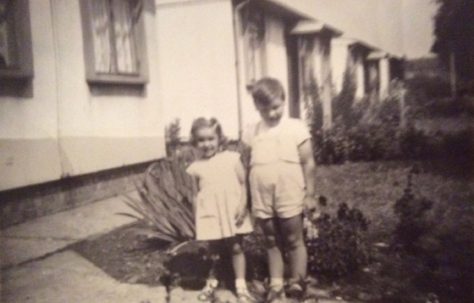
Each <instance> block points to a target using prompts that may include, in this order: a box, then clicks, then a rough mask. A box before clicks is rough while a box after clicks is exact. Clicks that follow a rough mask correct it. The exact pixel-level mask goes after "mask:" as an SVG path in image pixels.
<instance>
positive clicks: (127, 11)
mask: <svg viewBox="0 0 474 303" xmlns="http://www.w3.org/2000/svg"><path fill="white" fill-rule="evenodd" d="M89 5H90V6H89V8H90V14H91V26H92V39H93V45H94V59H95V71H96V72H99V73H122V74H130V73H137V71H138V61H137V52H136V45H135V38H134V26H135V24H134V22H135V21H134V19H133V18H132V15H133V7H131V5H130V1H129V0H91V1H89Z"/></svg>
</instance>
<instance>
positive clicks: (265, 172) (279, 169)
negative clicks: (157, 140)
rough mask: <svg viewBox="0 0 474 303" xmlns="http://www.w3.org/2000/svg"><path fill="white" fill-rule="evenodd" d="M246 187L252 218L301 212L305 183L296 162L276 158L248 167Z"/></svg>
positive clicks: (282, 216)
mask: <svg viewBox="0 0 474 303" xmlns="http://www.w3.org/2000/svg"><path fill="white" fill-rule="evenodd" d="M250 190H251V194H252V211H253V214H254V216H255V217H256V218H260V219H268V218H274V217H278V218H291V217H294V216H296V215H299V214H301V213H302V212H303V199H304V195H305V186H304V178H303V171H302V168H301V164H299V163H291V162H284V161H279V162H275V163H270V164H261V165H255V166H252V169H251V171H250Z"/></svg>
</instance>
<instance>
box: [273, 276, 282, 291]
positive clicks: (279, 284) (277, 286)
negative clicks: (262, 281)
mask: <svg viewBox="0 0 474 303" xmlns="http://www.w3.org/2000/svg"><path fill="white" fill-rule="evenodd" d="M270 288H273V289H282V288H283V278H270Z"/></svg>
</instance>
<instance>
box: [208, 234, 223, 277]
mask: <svg viewBox="0 0 474 303" xmlns="http://www.w3.org/2000/svg"><path fill="white" fill-rule="evenodd" d="M219 248H220V243H219V241H217V240H214V241H209V251H208V254H207V257H208V259H209V260H210V261H211V268H210V270H209V277H208V280H216V279H217V262H218V260H219V258H220V251H219Z"/></svg>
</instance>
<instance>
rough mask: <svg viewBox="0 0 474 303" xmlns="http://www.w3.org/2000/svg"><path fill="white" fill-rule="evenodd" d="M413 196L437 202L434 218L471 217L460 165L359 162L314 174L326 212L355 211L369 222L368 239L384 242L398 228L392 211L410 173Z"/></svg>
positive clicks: (471, 192) (466, 178)
mask: <svg viewBox="0 0 474 303" xmlns="http://www.w3.org/2000/svg"><path fill="white" fill-rule="evenodd" d="M413 167H415V168H416V169H417V170H418V173H417V174H415V175H414V176H413V181H412V182H413V191H414V193H415V194H416V195H419V196H423V197H425V198H427V199H429V200H431V201H433V202H435V205H434V208H433V210H432V215H435V216H442V217H445V218H448V219H449V218H452V219H455V218H459V216H462V217H468V216H470V215H472V214H473V209H474V208H473V207H474V182H473V178H472V175H471V172H469V171H468V169H469V168H468V167H466V166H464V165H459V164H458V165H448V164H446V165H443V164H440V163H433V162H431V163H428V162H414V161H392V162H386V161H385V162H381V161H377V162H364V163H362V162H357V163H346V164H343V165H321V166H319V167H318V168H317V173H316V174H317V177H316V184H317V191H318V193H319V194H320V195H324V196H326V197H327V198H328V201H329V205H328V208H329V212H331V211H335V210H336V209H337V205H338V204H339V203H342V202H345V203H347V204H348V205H349V206H351V207H357V208H359V209H360V210H361V211H362V212H363V213H364V215H366V217H367V218H368V219H369V220H370V221H371V224H370V226H369V235H370V236H371V238H375V239H376V238H378V239H383V238H384V237H386V236H387V235H389V234H390V233H391V232H392V231H393V228H394V226H395V224H396V217H395V216H394V212H393V206H394V203H395V201H396V200H397V199H399V198H400V197H401V196H402V194H403V191H404V189H405V187H406V185H407V178H408V174H409V172H410V170H411V169H412V168H413Z"/></svg>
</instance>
